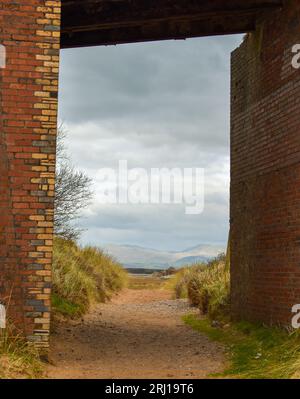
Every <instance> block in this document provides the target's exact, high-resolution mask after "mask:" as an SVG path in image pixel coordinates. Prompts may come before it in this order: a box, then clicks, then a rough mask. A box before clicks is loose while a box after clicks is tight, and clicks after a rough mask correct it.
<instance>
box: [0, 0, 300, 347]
mask: <svg viewBox="0 0 300 399" xmlns="http://www.w3.org/2000/svg"><path fill="white" fill-rule="evenodd" d="M0 10H1V14H0V21H1V24H0V44H2V45H4V46H5V48H6V52H7V65H6V68H5V69H0V86H1V91H0V111H1V132H0V211H1V217H0V300H1V301H2V302H4V303H5V304H6V306H8V304H9V312H8V313H9V315H10V316H11V317H12V319H13V320H14V322H15V323H16V324H17V325H18V326H19V327H20V328H21V329H22V330H23V331H24V332H25V335H26V337H27V338H28V340H30V341H34V342H35V343H36V345H37V346H39V347H42V348H47V347H48V339H49V325H50V294H51V261H52V234H53V200H54V197H53V195H54V172H55V136H56V123H57V120H56V119H57V91H58V63H59V50H60V48H69V47H81V46H89V45H107V44H118V43H128V42H137V41H147V40H164V39H183V38H188V37H196V36H207V35H213V34H230V33H241V32H251V33H249V34H248V36H247V38H246V39H245V41H244V43H243V44H242V46H241V47H240V48H239V49H237V50H236V51H235V52H234V53H233V56H232V118H231V120H232V126H231V166H232V168H231V229H232V239H231V241H232V242H231V247H232V259H231V268H232V305H233V306H232V309H233V314H234V316H235V317H238V318H240V317H244V318H247V319H250V320H262V321H266V322H280V323H283V324H287V323H288V322H289V319H290V311H291V307H292V305H294V304H295V303H297V302H299V299H300V273H299V271H298V268H299V262H300V244H299V239H300V202H299V198H300V192H299V191H300V184H299V183H300V177H299V176H300V134H299V133H300V118H299V115H300V101H299V98H300V72H299V70H296V69H294V68H293V67H292V66H291V60H292V56H293V55H292V53H291V48H292V46H293V45H294V44H295V43H297V42H300V33H299V32H300V5H299V2H298V1H297V0H287V1H284V0H283V1H281V0H243V1H242V0H230V1H229V0H226V1H225V0H214V1H201V2H200V1H199V4H198V2H195V1H187V0H176V1H172V2H170V1H169V0H160V7H159V8H158V7H157V1H154V0H151V1H146V0H145V1H140V0H139V1H128V0H119V1H111V0H102V1H99V0H86V1H84V2H82V1H79V0H62V2H60V1H58V0H31V1H28V0H26V1H25V0H22V1H19V2H18V3H16V2H13V1H12V0H3V1H2V2H1V5H0ZM61 16H62V20H61V21H60V18H61Z"/></svg>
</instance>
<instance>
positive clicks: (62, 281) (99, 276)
mask: <svg viewBox="0 0 300 399" xmlns="http://www.w3.org/2000/svg"><path fill="white" fill-rule="evenodd" d="M127 282H128V274H127V272H126V271H125V270H124V269H123V268H122V266H121V265H120V264H119V263H118V262H116V261H115V260H114V259H113V258H112V257H110V256H108V255H106V254H105V253H104V252H103V251H101V250H100V249H98V248H94V247H84V248H81V247H80V246H79V245H77V244H76V243H75V242H73V241H67V240H64V239H61V238H55V241H54V254H53V293H52V307H53V310H54V312H55V313H57V314H61V315H63V316H68V317H71V318H76V317H79V316H81V315H82V314H84V313H85V312H86V311H87V310H88V309H89V307H90V306H91V304H93V303H96V302H105V301H106V300H108V299H110V298H111V296H112V295H113V294H114V293H116V292H118V291H120V290H121V289H122V288H123V287H125V286H126V285H127Z"/></svg>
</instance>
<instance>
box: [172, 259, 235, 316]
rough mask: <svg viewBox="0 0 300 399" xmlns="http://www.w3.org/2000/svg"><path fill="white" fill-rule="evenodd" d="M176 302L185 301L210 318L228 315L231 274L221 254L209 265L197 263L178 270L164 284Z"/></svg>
mask: <svg viewBox="0 0 300 399" xmlns="http://www.w3.org/2000/svg"><path fill="white" fill-rule="evenodd" d="M166 287H167V288H169V289H172V290H173V292H174V296H175V297H176V298H188V299H189V302H190V304H191V305H192V306H196V307H199V309H200V310H201V313H202V314H208V315H209V316H210V317H212V318H213V317H219V316H220V315H222V316H225V314H228V313H229V298H230V272H229V269H228V267H227V266H226V258H225V255H224V254H220V255H219V256H217V257H216V258H214V259H212V260H211V261H210V262H208V263H198V264H194V265H191V266H186V267H184V268H182V269H180V270H179V271H178V272H177V273H176V274H175V275H174V276H172V278H171V279H170V280H169V281H168V282H167V283H166Z"/></svg>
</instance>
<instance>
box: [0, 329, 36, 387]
mask: <svg viewBox="0 0 300 399" xmlns="http://www.w3.org/2000/svg"><path fill="white" fill-rule="evenodd" d="M42 373H43V367H42V362H41V361H40V359H39V355H38V353H37V351H36V349H35V348H34V347H33V346H32V345H30V344H29V343H27V342H26V341H25V339H24V338H23V337H22V336H21V335H19V334H18V333H17V332H16V331H15V329H14V328H13V327H12V325H11V324H8V327H7V329H6V330H0V379H12V378H14V379H15V378H21V379H33V378H40V377H42Z"/></svg>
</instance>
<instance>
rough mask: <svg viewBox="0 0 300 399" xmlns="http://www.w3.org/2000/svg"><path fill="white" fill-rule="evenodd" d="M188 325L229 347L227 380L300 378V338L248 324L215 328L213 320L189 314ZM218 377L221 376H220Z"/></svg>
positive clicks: (279, 330) (275, 329)
mask: <svg viewBox="0 0 300 399" xmlns="http://www.w3.org/2000/svg"><path fill="white" fill-rule="evenodd" d="M183 320H184V322H185V323H186V324H187V325H189V326H191V327H192V328H193V329H194V330H196V331H198V332H200V333H204V334H205V335H207V336H208V337H209V338H210V339H211V340H213V341H217V342H220V343H222V344H224V345H225V347H226V349H227V354H228V360H229V362H228V367H227V368H226V370H225V371H224V373H223V374H222V375H218V376H220V377H221V376H223V377H230V376H231V377H234V378H244V379H285V378H292V377H294V378H299V376H300V336H299V333H298V332H294V333H292V334H288V333H287V332H285V331H283V330H281V329H279V328H278V329H277V328H268V327H264V326H261V325H255V324H250V323H247V322H241V323H235V324H228V325H227V326H226V328H224V327H223V328H215V327H212V326H211V321H210V320H209V319H200V318H199V317H197V316H196V315H186V316H184V317H183ZM216 376H217V375H216Z"/></svg>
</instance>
